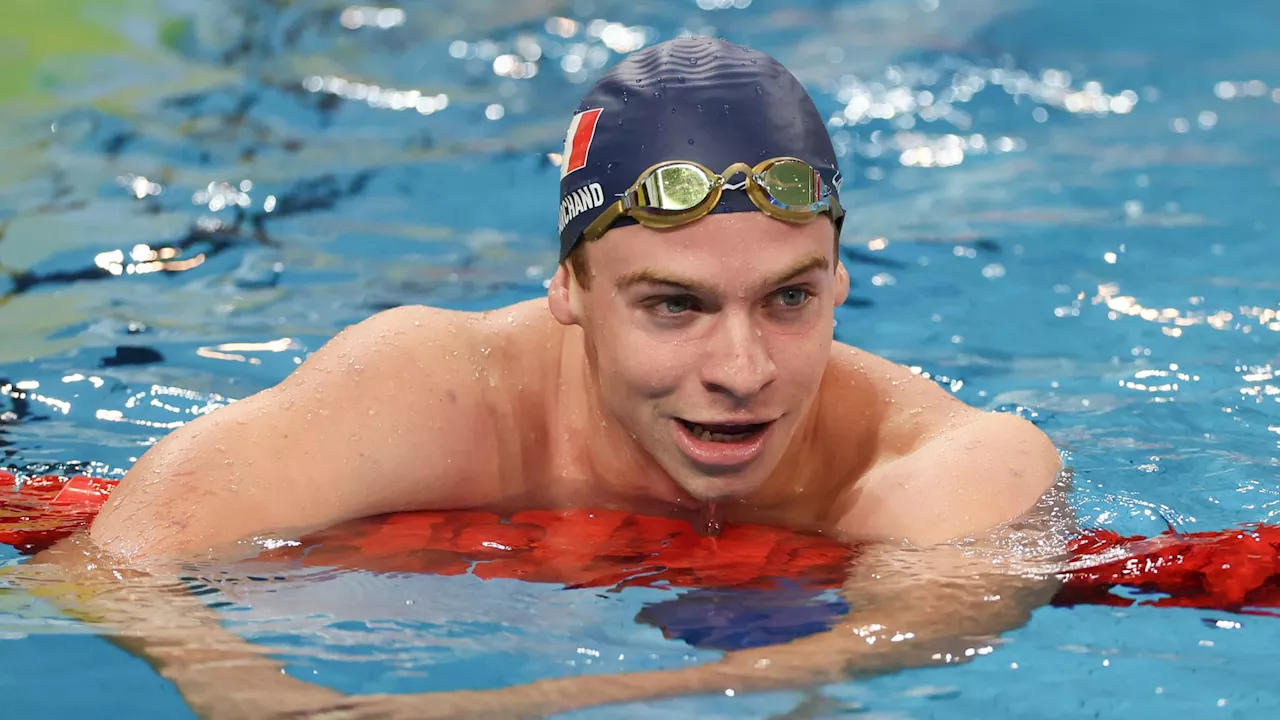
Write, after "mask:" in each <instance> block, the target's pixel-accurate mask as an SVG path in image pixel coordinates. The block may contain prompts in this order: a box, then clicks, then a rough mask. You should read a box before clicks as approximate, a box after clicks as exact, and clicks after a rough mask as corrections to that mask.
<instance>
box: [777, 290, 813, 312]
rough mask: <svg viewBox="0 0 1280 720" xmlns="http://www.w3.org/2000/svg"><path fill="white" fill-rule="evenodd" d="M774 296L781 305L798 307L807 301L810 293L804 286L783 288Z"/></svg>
mask: <svg viewBox="0 0 1280 720" xmlns="http://www.w3.org/2000/svg"><path fill="white" fill-rule="evenodd" d="M775 297H777V299H778V302H779V303H780V304H781V305H782V306H783V307H787V308H798V307H800V306H802V305H804V304H805V303H806V302H808V300H809V298H810V297H811V295H810V294H809V291H808V290H805V289H804V288H783V289H781V290H779V291H778V293H777V295H776V296H775Z"/></svg>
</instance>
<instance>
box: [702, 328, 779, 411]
mask: <svg viewBox="0 0 1280 720" xmlns="http://www.w3.org/2000/svg"><path fill="white" fill-rule="evenodd" d="M709 350H710V353H709V355H708V358H707V362H706V363H705V364H704V365H703V372H702V384H703V385H704V386H705V387H706V388H707V389H708V390H710V391H712V392H715V393H720V394H724V395H729V396H731V397H733V398H734V399H735V400H739V401H741V400H747V399H750V398H751V397H753V396H755V395H756V394H758V393H759V392H760V391H761V390H763V389H765V388H766V387H768V386H769V384H770V383H772V382H773V381H774V379H775V378H776V377H777V374H778V368H777V366H776V365H774V363H773V357H772V356H771V355H770V353H769V346H768V344H767V343H766V342H765V337H764V335H763V333H761V332H760V330H759V329H758V328H756V327H755V325H754V323H752V322H751V318H750V316H749V314H748V313H745V312H743V313H729V314H727V315H726V316H725V317H724V319H723V320H722V321H721V322H720V323H719V327H718V328H716V332H715V334H714V336H713V337H712V338H710V348H709Z"/></svg>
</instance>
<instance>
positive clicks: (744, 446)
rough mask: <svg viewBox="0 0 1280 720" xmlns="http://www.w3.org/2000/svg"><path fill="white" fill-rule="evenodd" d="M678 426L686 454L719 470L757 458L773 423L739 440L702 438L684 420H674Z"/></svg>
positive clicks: (698, 462)
mask: <svg viewBox="0 0 1280 720" xmlns="http://www.w3.org/2000/svg"><path fill="white" fill-rule="evenodd" d="M671 422H673V423H675V426H676V442H677V443H678V444H679V445H680V449H682V450H684V454H685V455H687V456H688V457H689V459H690V460H693V461H694V462H695V463H696V464H698V465H702V466H705V467H708V468H715V469H717V470H727V469H733V468H737V467H741V466H743V465H746V464H748V463H750V462H751V461H752V460H755V459H756V457H757V456H758V455H760V453H761V452H762V451H763V450H764V441H765V439H766V438H767V437H768V435H769V431H770V430H772V429H773V423H772V422H771V423H768V424H767V425H765V427H764V429H763V430H760V431H757V432H756V433H755V434H754V435H751V436H750V437H748V438H747V439H746V440H742V441H739V442H715V441H714V440H702V439H699V438H698V436H696V435H694V434H693V431H691V430H690V429H689V428H688V427H686V426H685V424H684V423H683V422H680V421H679V420H672V421H671Z"/></svg>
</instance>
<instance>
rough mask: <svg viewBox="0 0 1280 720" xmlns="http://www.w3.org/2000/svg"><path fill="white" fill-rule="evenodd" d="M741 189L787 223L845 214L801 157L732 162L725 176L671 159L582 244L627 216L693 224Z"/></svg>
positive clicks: (668, 224) (655, 223) (659, 224)
mask: <svg viewBox="0 0 1280 720" xmlns="http://www.w3.org/2000/svg"><path fill="white" fill-rule="evenodd" d="M738 173H744V174H745V175H746V179H745V180H744V181H742V182H740V183H734V184H730V183H729V181H728V179H729V178H731V177H734V176H735V175H737V174H738ZM743 189H745V190H746V191H747V196H748V197H750V198H751V202H752V203H753V204H755V206H756V207H758V208H760V211H761V212H763V213H765V214H766V215H769V216H770V217H774V218H777V219H779V220H784V221H786V222H790V223H797V224H804V223H809V222H812V221H814V220H816V219H817V218H818V216H819V215H822V214H824V213H825V214H828V215H830V216H831V219H832V220H833V221H839V220H840V218H841V217H843V216H844V210H843V208H841V207H840V201H839V200H838V199H837V198H836V196H835V194H834V193H832V192H831V190H830V188H828V187H827V184H826V183H825V182H823V180H822V176H821V175H819V174H818V171H817V170H816V169H814V167H813V166H812V165H810V164H809V163H807V162H805V161H803V160H799V159H797V158H791V157H780V158H773V159H771V160H765V161H763V162H761V163H760V164H758V165H756V166H755V167H751V166H749V165H747V164H746V163H734V164H733V165H730V166H729V167H728V169H726V170H725V171H724V173H723V174H722V175H717V174H716V173H714V172H712V171H711V169H710V168H707V167H706V166H704V165H701V164H699V163H696V162H693V161H691V160H668V161H665V162H661V163H658V164H657V165H654V166H652V167H650V168H649V169H648V170H645V171H644V172H643V173H641V174H640V179H639V180H637V181H636V183H635V184H634V185H632V186H631V187H630V188H628V189H627V192H626V193H625V194H624V195H623V196H622V197H621V198H620V199H619V200H618V201H617V202H615V203H613V204H612V205H610V206H609V207H608V208H606V209H605V211H604V212H603V213H601V214H600V216H599V217H597V218H596V219H595V221H594V222H592V223H591V224H590V225H588V226H587V229H586V230H583V231H582V240H583V241H585V242H591V241H593V240H597V239H599V238H600V236H602V235H604V234H605V232H606V231H608V230H609V228H610V227H611V226H612V225H613V224H614V223H615V222H617V221H618V220H619V219H620V218H622V217H624V216H625V217H631V218H634V219H635V220H636V221H637V222H639V223H640V224H641V225H644V226H645V227H651V228H673V227H676V226H678V225H684V224H686V223H691V222H693V221H694V220H697V219H699V218H701V217H703V216H704V215H706V214H707V213H709V212H711V210H712V209H713V208H714V207H715V206H716V203H718V202H720V195H721V193H723V192H724V191H725V190H743Z"/></svg>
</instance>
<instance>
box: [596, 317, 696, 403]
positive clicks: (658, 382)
mask: <svg viewBox="0 0 1280 720" xmlns="http://www.w3.org/2000/svg"><path fill="white" fill-rule="evenodd" d="M597 347H598V351H597V352H598V358H599V363H600V373H601V381H602V383H604V384H605V385H612V386H613V388H614V391H615V392H625V393H626V394H628V395H630V396H633V397H634V396H642V397H662V396H665V395H668V394H670V393H671V392H672V391H673V390H674V389H675V388H676V387H678V386H679V385H680V383H681V382H682V380H683V378H684V377H685V376H687V375H688V374H689V372H690V368H691V367H692V364H693V362H692V361H693V358H694V356H695V355H696V353H693V352H691V348H690V347H687V346H680V345H673V344H671V343H663V342H656V341H654V340H653V338H650V337H648V336H646V335H645V334H644V333H643V332H640V331H639V330H636V329H634V328H632V327H631V326H619V327H615V328H612V329H611V330H609V331H605V332H602V333H601V334H600V336H598V342H597Z"/></svg>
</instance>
